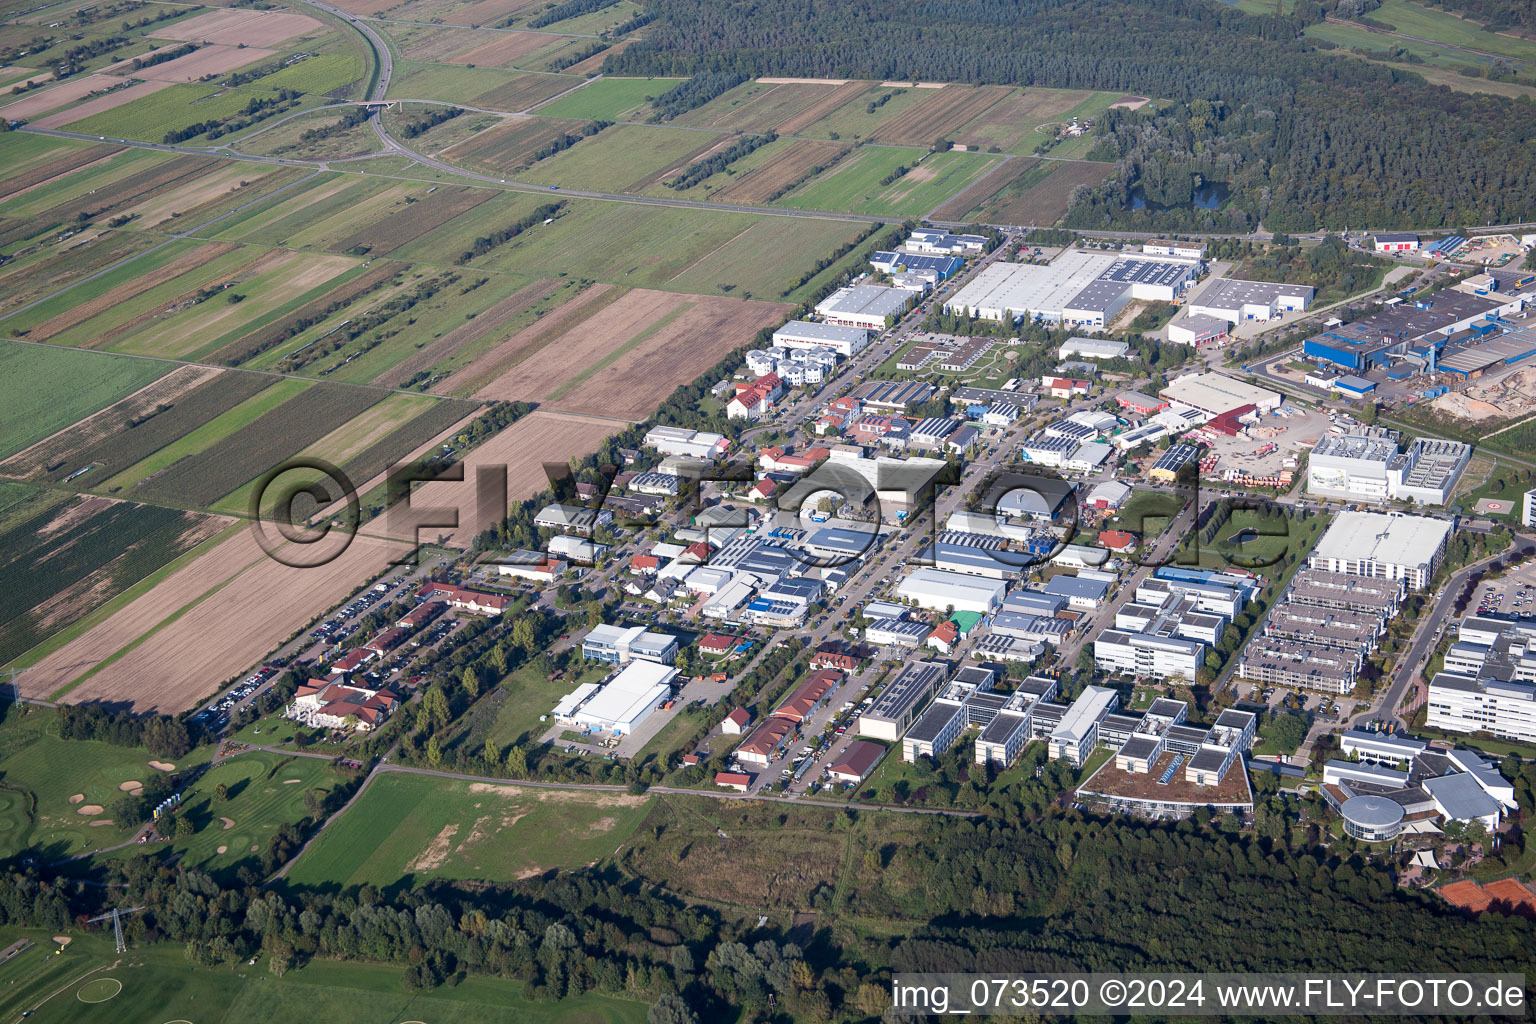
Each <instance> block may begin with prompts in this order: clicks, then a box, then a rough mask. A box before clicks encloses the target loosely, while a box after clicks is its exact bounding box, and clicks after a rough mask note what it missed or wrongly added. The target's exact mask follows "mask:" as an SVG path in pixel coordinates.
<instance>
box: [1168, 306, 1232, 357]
mask: <svg viewBox="0 0 1536 1024" xmlns="http://www.w3.org/2000/svg"><path fill="white" fill-rule="evenodd" d="M1229 338H1231V333H1230V325H1229V323H1228V321H1226V320H1224V319H1222V318H1221V317H1215V316H1205V315H1202V314H1197V313H1190V312H1186V313H1185V314H1184V315H1183V316H1181V317H1179V318H1177V319H1176V320H1173V321H1171V322H1170V323H1169V324H1168V340H1169V341H1171V342H1174V343H1175V344H1179V345H1193V346H1194V347H1195V348H1202V347H1204V346H1206V345H1220V344H1222V343H1223V342H1225V341H1227V340H1228V339H1229Z"/></svg>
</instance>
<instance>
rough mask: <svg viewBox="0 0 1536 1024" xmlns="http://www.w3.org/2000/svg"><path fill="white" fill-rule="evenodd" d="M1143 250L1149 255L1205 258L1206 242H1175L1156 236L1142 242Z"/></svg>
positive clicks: (1190, 258)
mask: <svg viewBox="0 0 1536 1024" xmlns="http://www.w3.org/2000/svg"><path fill="white" fill-rule="evenodd" d="M1141 251H1142V252H1144V253H1146V254H1147V255H1148V256H1177V257H1179V258H1180V259H1186V260H1203V259H1205V243H1204V242H1199V241H1189V242H1175V241H1170V240H1169V239H1166V238H1154V239H1153V240H1152V241H1150V242H1143V243H1141Z"/></svg>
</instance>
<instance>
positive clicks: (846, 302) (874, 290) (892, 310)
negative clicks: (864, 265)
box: [816, 284, 917, 331]
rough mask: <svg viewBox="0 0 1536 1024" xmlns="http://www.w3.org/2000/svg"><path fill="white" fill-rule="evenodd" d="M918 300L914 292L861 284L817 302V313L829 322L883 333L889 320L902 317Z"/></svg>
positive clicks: (841, 289) (840, 289) (840, 290)
mask: <svg viewBox="0 0 1536 1024" xmlns="http://www.w3.org/2000/svg"><path fill="white" fill-rule="evenodd" d="M916 297H917V296H916V293H915V292H909V291H907V290H905V289H903V288H883V287H881V286H880V285H876V284H858V285H854V286H853V287H852V288H839V289H838V290H837V291H835V292H833V293H832V294H831V295H828V296H827V297H826V298H825V299H822V300H821V302H819V303H817V305H816V312H817V313H818V314H819V315H820V316H822V317H824V318H826V320H827V322H828V323H833V324H838V325H840V326H843V327H863V328H865V329H866V330H870V331H883V330H885V327H886V323H887V321H888V318H890V317H899V316H901V314H903V313H905V312H906V311H907V307H908V306H910V305H911V304H912V300H913V299H914V298H916Z"/></svg>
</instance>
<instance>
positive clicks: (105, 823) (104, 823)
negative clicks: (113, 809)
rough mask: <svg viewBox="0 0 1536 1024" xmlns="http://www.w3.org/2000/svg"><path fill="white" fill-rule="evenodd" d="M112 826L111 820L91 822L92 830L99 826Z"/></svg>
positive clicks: (98, 819) (104, 819)
mask: <svg viewBox="0 0 1536 1024" xmlns="http://www.w3.org/2000/svg"><path fill="white" fill-rule="evenodd" d="M110 824H112V819H111V818H97V819H96V820H95V821H93V822H91V828H95V827H96V826H97V825H110Z"/></svg>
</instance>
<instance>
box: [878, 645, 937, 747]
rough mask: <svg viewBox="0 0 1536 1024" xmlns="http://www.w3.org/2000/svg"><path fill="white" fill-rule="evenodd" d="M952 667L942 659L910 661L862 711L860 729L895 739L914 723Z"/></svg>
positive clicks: (880, 736)
mask: <svg viewBox="0 0 1536 1024" xmlns="http://www.w3.org/2000/svg"><path fill="white" fill-rule="evenodd" d="M948 675H949V669H948V667H947V666H945V665H944V663H943V662H938V661H909V662H907V663H906V664H905V665H903V666H902V668H901V671H900V672H898V673H897V674H896V678H894V679H892V680H891V681H890V682H888V683H886V684H885V687H884V688H883V689H882V690H881V691H880V696H878V697H876V698H875V702H874V703H873V704H871V705H870V706H869V708H868V709H867V710H866V711H864V712H863V713H862V714H861V715H859V724H858V733H859V735H860V736H869V737H871V738H873V739H878V740H888V741H890V742H892V743H894V742H896V741H897V740H898V739H900V738H901V736H902V734H903V733H905V732H906V731H907V730H908V729H910V728H911V727H912V723H913V722H915V721H916V720H917V716H918V715H919V714H920V713H921V712H922V710H923V708H924V707H926V706H927V704H928V701H929V700H930V699H931V698H932V697H933V695H934V694H935V693H937V692H938V689H939V686H940V685H942V684H943V683H944V681H945V679H946V678H947V677H948Z"/></svg>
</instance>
